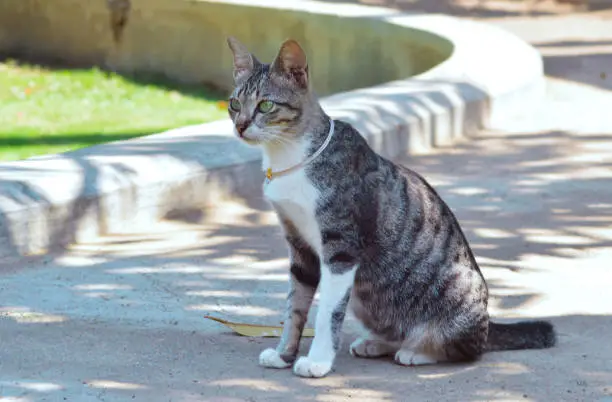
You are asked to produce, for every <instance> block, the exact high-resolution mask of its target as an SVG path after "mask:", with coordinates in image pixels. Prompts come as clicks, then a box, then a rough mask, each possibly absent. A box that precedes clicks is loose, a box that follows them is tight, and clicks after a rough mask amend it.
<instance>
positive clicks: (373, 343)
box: [349, 338, 397, 357]
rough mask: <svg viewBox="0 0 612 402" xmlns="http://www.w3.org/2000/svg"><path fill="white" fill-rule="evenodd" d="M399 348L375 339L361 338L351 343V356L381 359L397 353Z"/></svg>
mask: <svg viewBox="0 0 612 402" xmlns="http://www.w3.org/2000/svg"><path fill="white" fill-rule="evenodd" d="M396 349H397V348H394V347H393V346H391V345H389V344H388V343H386V342H382V341H379V340H375V339H369V338H359V339H357V340H356V341H355V342H353V343H351V347H350V349H349V350H350V352H351V355H353V356H356V357H380V356H385V355H389V354H391V353H393V352H395V350H396Z"/></svg>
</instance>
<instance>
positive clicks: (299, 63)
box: [272, 39, 308, 89]
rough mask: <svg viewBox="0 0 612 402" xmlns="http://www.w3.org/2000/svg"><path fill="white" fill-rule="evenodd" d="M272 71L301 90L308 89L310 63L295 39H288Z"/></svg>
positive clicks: (273, 64) (282, 46)
mask: <svg viewBox="0 0 612 402" xmlns="http://www.w3.org/2000/svg"><path fill="white" fill-rule="evenodd" d="M272 71H273V72H274V73H276V74H278V75H280V76H283V77H286V78H288V79H289V80H291V81H292V82H293V83H295V84H296V85H297V86H298V87H299V88H302V89H306V88H308V61H307V60H306V53H304V50H303V49H302V47H301V46H300V45H299V43H297V41H295V40H293V39H288V40H286V41H285V42H283V44H282V45H281V48H280V50H279V52H278V55H277V56H276V59H275V60H274V62H273V63H272Z"/></svg>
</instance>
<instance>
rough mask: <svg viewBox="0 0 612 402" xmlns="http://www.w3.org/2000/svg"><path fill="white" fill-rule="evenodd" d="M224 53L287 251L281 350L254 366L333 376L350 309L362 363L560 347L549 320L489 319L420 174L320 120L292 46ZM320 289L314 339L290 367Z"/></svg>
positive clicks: (461, 248) (479, 289) (233, 102)
mask: <svg viewBox="0 0 612 402" xmlns="http://www.w3.org/2000/svg"><path fill="white" fill-rule="evenodd" d="M228 44H229V47H230V49H231V50H232V53H233V56H234V70H233V76H234V82H235V89H234V91H233V92H232V94H231V97H230V99H229V107H228V109H229V115H230V117H231V119H232V121H233V122H234V126H235V133H236V135H237V136H238V137H239V138H240V139H241V140H243V141H245V142H246V143H248V144H252V145H257V146H260V147H261V148H262V150H263V167H264V171H265V172H266V180H265V183H264V188H263V190H264V195H265V197H266V198H267V200H268V201H269V202H270V203H271V204H272V206H273V207H274V210H275V212H276V213H277V215H278V218H279V221H280V222H281V225H282V228H283V232H284V234H285V237H286V240H287V243H288V246H289V251H290V252H289V254H290V267H291V268H290V271H291V275H290V289H289V293H288V296H287V312H286V318H285V321H284V328H283V332H282V336H281V338H280V341H279V343H278V346H277V347H276V348H274V349H272V348H270V349H266V350H264V351H263V352H262V353H261V354H260V356H259V362H260V364H261V365H262V366H265V367H274V368H288V367H290V366H293V372H294V373H295V374H296V375H298V376H302V377H323V376H325V375H327V374H328V373H329V372H330V371H331V369H332V367H333V363H334V359H335V357H336V354H337V352H338V349H339V347H340V338H341V328H342V324H343V321H344V317H345V312H346V309H347V307H348V306H349V305H350V307H351V308H352V311H353V312H354V313H355V316H356V317H357V319H358V320H359V321H360V322H361V323H362V324H363V327H364V330H365V331H364V336H362V337H361V338H359V339H357V340H356V341H355V342H353V344H352V345H351V346H350V353H351V354H352V355H354V356H357V357H377V356H385V355H389V356H393V357H394V360H395V362H396V363H398V364H400V365H406V366H417V365H423V364H433V363H436V362H462V361H464V362H465V361H474V360H476V359H478V358H479V357H480V356H481V355H482V354H483V353H484V352H487V351H494V350H511V349H535V348H547V347H552V346H554V344H555V342H556V335H555V332H554V329H553V326H552V325H551V324H550V323H548V322H545V321H532V322H519V323H515V324H499V323H493V322H490V321H489V315H488V312H487V303H488V288H487V284H486V282H485V280H484V278H483V275H482V273H481V272H480V269H479V267H478V265H477V263H476V261H475V259H474V256H473V254H472V251H471V249H470V247H469V245H468V243H467V241H466V238H465V236H464V234H463V232H462V230H461V228H460V226H459V224H458V222H457V220H456V218H455V216H454V215H453V213H452V212H451V210H450V209H449V207H448V206H447V205H446V203H445V202H444V201H443V200H442V199H441V198H440V196H439V195H438V194H437V193H436V191H435V190H434V189H433V188H432V187H431V186H430V185H429V184H428V183H427V182H426V181H425V180H424V179H423V178H422V177H421V176H420V175H419V174H417V173H415V172H413V171H412V170H409V169H407V168H405V167H403V166H398V165H396V164H394V163H393V162H391V161H389V160H387V159H385V158H383V157H381V156H379V155H378V154H377V153H375V152H374V150H372V149H371V148H370V147H369V146H368V144H367V143H366V141H365V140H364V138H363V137H362V136H361V135H360V134H359V132H358V131H357V130H356V129H355V128H353V127H352V126H351V125H350V124H348V123H346V122H343V121H339V120H333V119H331V118H330V117H329V116H328V115H327V114H326V113H325V112H324V111H323V109H322V108H321V106H320V104H319V101H318V99H317V97H316V95H315V94H314V93H313V90H312V88H311V85H310V79H309V74H308V64H307V60H306V55H305V53H304V51H303V49H302V48H301V47H300V45H299V44H298V43H297V42H296V41H294V40H291V39H289V40H287V41H285V42H284V43H283V44H282V46H281V48H280V51H279V53H278V55H277V56H276V59H275V60H274V61H273V62H272V63H271V64H264V63H262V62H260V61H259V60H258V59H257V58H256V57H255V56H254V55H252V54H251V53H250V52H249V51H248V50H247V49H246V48H245V46H244V45H243V44H241V43H240V42H239V41H238V40H236V39H235V38H232V37H230V38H228ZM317 288H319V291H320V299H319V309H318V311H317V315H316V320H315V321H316V322H315V337H314V339H313V342H312V345H311V347H310V350H309V352H308V355H307V356H302V357H300V358H299V359H297V360H296V358H297V354H298V349H299V343H300V338H301V333H302V329H303V328H304V325H305V323H306V320H307V315H308V311H309V309H310V306H311V303H312V300H313V297H314V294H315V291H316V289H317Z"/></svg>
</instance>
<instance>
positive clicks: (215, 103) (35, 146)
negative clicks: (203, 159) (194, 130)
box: [0, 60, 227, 161]
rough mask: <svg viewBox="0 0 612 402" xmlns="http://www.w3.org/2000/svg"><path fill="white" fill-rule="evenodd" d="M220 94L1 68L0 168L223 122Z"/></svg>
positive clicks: (100, 74)
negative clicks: (0, 163) (4, 164)
mask: <svg viewBox="0 0 612 402" xmlns="http://www.w3.org/2000/svg"><path fill="white" fill-rule="evenodd" d="M225 95H226V94H223V93H220V92H215V91H212V90H210V89H207V88H206V87H204V86H194V85H192V86H189V85H181V84H176V83H172V82H169V81H168V80H167V79H164V78H160V77H157V76H155V77H152V76H142V75H139V76H137V77H126V76H122V75H118V74H114V73H108V72H104V71H101V70H98V69H95V68H92V69H62V68H59V69H55V68H54V69H51V68H46V67H42V66H39V65H32V64H21V63H17V62H15V61H11V60H7V61H3V62H0V105H2V106H1V107H0V161H3V160H4V161H7V160H16V159H23V158H28V157H31V156H35V155H42V154H49V153H58V152H65V151H69V150H74V149H78V148H82V147H86V146H90V145H94V144H98V143H102V142H109V141H118V140H124V139H128V138H133V137H138V136H142V135H147V134H152V133H156V132H160V131H164V130H167V129H171V128H176V127H180V126H184V125H190V124H199V123H205V122H209V121H213V120H218V119H221V118H224V117H227V110H226V109H225V106H224V102H223V101H222V100H223V99H224V98H225Z"/></svg>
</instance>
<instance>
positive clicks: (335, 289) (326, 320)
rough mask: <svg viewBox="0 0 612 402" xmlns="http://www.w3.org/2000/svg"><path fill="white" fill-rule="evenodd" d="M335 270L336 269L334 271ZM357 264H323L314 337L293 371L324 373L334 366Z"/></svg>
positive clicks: (300, 374)
mask: <svg viewBox="0 0 612 402" xmlns="http://www.w3.org/2000/svg"><path fill="white" fill-rule="evenodd" d="M332 270H333V271H332ZM355 270H356V267H355V266H353V267H351V268H349V269H346V270H342V272H341V273H334V272H338V270H336V269H334V267H333V266H330V265H325V264H324V265H323V266H322V267H321V282H320V287H319V292H320V293H319V295H320V296H319V310H318V312H317V318H316V323H315V337H314V340H313V342H312V345H311V347H310V351H309V352H308V356H303V357H300V358H299V359H298V360H297V361H296V362H295V365H294V366H293V372H294V373H295V374H296V375H299V376H301V377H324V376H326V375H327V374H328V373H329V372H330V371H331V369H332V367H333V364H334V359H335V358H336V353H337V352H338V349H339V348H340V338H341V332H342V324H343V322H344V316H345V313H346V307H347V304H348V300H349V297H350V292H351V289H352V286H353V281H354V278H355Z"/></svg>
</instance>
